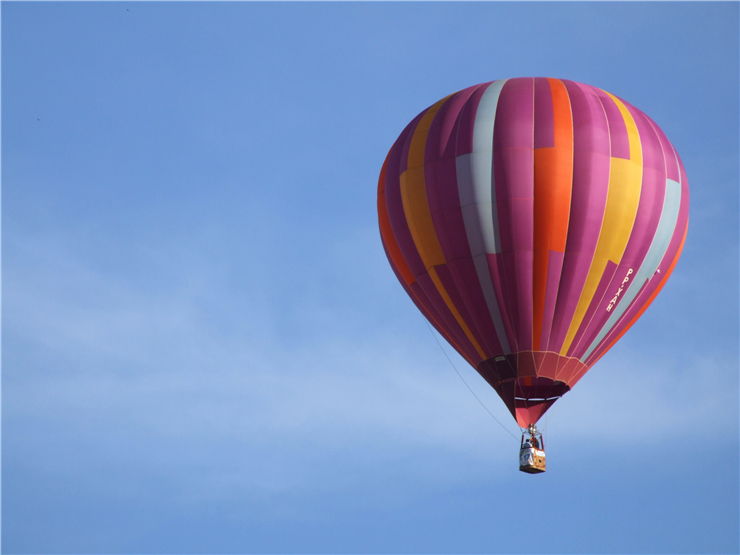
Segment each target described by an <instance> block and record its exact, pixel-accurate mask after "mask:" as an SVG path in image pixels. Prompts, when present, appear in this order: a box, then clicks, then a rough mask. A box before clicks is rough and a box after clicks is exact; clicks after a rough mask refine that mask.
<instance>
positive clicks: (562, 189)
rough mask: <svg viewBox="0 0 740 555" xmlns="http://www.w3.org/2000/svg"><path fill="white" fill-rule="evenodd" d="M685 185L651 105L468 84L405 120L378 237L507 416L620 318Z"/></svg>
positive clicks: (389, 167) (525, 85)
mask: <svg viewBox="0 0 740 555" xmlns="http://www.w3.org/2000/svg"><path fill="white" fill-rule="evenodd" d="M688 206H689V195H688V183H687V180H686V174H685V172H684V168H683V166H682V164H681V161H680V159H679V157H678V154H677V152H676V150H675V149H674V147H673V146H672V145H671V143H670V142H669V141H668V139H667V138H666V136H665V135H664V134H663V132H662V131H661V129H660V128H659V127H658V126H657V125H656V124H655V122H653V121H652V120H651V119H650V118H649V117H648V116H646V115H645V114H644V113H642V112H641V111H640V110H638V109H637V108H635V107H634V106H631V105H630V104H628V103H627V102H625V101H624V100H621V99H620V98H617V97H616V96H614V95H612V94H610V93H608V92H606V91H603V90H601V89H598V88H596V87H592V86H589V85H584V84H581V83H576V82H573V81H568V80H564V79H549V78H516V79H507V80H500V81H493V82H491V83H483V84H480V85H475V86H473V87H469V88H467V89H464V90H462V91H459V92H457V93H455V94H452V95H450V96H448V97H446V98H443V99H442V100H440V101H439V102H437V103H436V104H434V105H432V106H430V107H429V108H427V109H426V110H424V111H423V112H421V113H420V114H419V115H418V116H416V118H414V119H413V120H412V121H411V123H409V124H408V126H407V127H406V128H405V129H404V130H403V132H402V133H401V135H400V136H399V137H398V139H397V140H396V142H395V143H394V145H393V147H392V148H391V150H390V152H389V153H388V156H387V158H386V160H385V163H384V164H383V168H382V170H381V174H380V183H379V187H378V217H379V223H380V232H381V236H382V240H383V245H384V247H385V251H386V254H387V256H388V259H389V261H390V263H391V266H392V267H393V270H394V271H395V273H396V275H397V277H398V279H399V281H400V282H401V284H402V285H403V287H404V288H405V290H406V292H407V293H408V294H409V296H410V297H411V298H412V299H413V301H414V303H415V304H416V306H417V307H418V308H419V310H421V312H422V313H423V314H424V315H425V316H426V318H427V319H428V320H429V321H430V322H431V323H432V324H433V325H434V327H435V328H436V329H437V330H438V331H439V332H440V333H441V334H442V335H443V336H444V337H445V338H446V339H447V341H448V342H449V343H450V344H451V345H452V346H453V347H454V348H455V349H456V350H457V351H458V352H459V353H460V355H461V356H463V357H464V358H465V359H466V360H467V361H468V362H469V363H470V364H471V365H472V366H473V367H474V368H476V369H477V370H478V372H479V373H480V374H481V375H482V376H483V377H484V378H485V379H486V381H487V382H488V383H489V384H490V385H491V386H492V387H493V388H495V389H496V391H497V392H498V394H499V395H500V396H501V398H502V399H503V400H504V402H505V403H506V405H507V406H508V408H509V410H510V411H511V413H512V415H513V416H514V417H515V418H516V420H517V422H518V423H519V425H520V426H522V427H526V426H529V425H530V424H534V423H535V422H536V421H537V420H538V419H539V418H540V416H542V414H543V413H544V412H545V411H546V410H547V409H548V408H549V407H550V406H551V405H552V403H553V402H554V401H555V400H556V399H558V398H559V397H560V396H562V395H563V394H564V393H565V392H567V391H568V390H569V389H570V388H572V387H573V385H575V383H576V382H577V381H578V380H579V379H580V378H581V377H582V376H583V375H584V373H585V372H586V371H587V370H588V369H589V368H590V367H591V366H592V365H593V364H594V363H595V362H596V361H597V360H598V359H599V358H600V357H601V356H602V355H603V354H604V353H605V352H606V351H607V350H608V349H609V348H610V347H611V346H612V345H614V343H615V342H616V341H617V340H618V339H619V338H620V337H621V336H622V335H623V334H624V333H625V332H626V331H627V329H629V327H630V326H631V325H632V324H633V323H634V322H635V321H636V320H637V319H638V318H639V317H640V315H641V314H642V313H643V312H644V310H645V309H646V308H647V306H648V305H649V304H650V303H651V302H652V300H653V299H654V298H655V296H656V295H657V294H658V292H659V291H660V289H661V288H662V286H663V285H664V284H665V281H666V280H667V279H668V276H669V275H670V274H671V271H672V270H673V268H674V266H675V264H676V261H677V260H678V257H679V255H680V253H681V249H682V247H683V243H684V240H685V238H686V231H687V225H688Z"/></svg>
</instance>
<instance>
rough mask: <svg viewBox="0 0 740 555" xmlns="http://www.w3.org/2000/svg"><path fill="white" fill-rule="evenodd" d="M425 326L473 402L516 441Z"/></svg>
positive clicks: (431, 330)
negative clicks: (476, 402)
mask: <svg viewBox="0 0 740 555" xmlns="http://www.w3.org/2000/svg"><path fill="white" fill-rule="evenodd" d="M426 324H427V326H429V333H431V334H432V337H434V340H435V341H436V342H437V345H439V349H440V350H441V351H442V354H444V356H445V358H446V359H447V362H449V363H450V366H452V369H453V370H454V371H455V374H457V377H458V378H460V381H461V382H462V383H463V385H465V387H466V388H467V389H468V391H470V393H471V394H472V395H473V397H475V400H476V401H478V404H479V405H480V406H481V407H483V410H485V411H486V412H487V413H488V414H489V416H490V417H491V418H493V420H494V421H495V422H496V423H497V424H498V425H499V426H501V428H502V429H503V430H504V431H505V432H506V433H507V434H509V435H510V436H511V437H513V438H514V439H518V438H517V436H515V435H514V434H513V433H511V430H509V428H507V427H506V426H505V425H504V424H503V423H502V422H501V421H500V420H499V419H498V418H496V415H495V414H493V413H492V412H491V411H490V410H489V409H488V407H487V406H486V405H485V404H484V403H483V401H481V399H480V397H478V396H477V395H476V394H475V391H473V389H472V388H471V387H470V386H469V385H468V382H466V381H465V378H463V376H462V374H461V373H460V371H459V370H458V369H457V366H455V363H454V362H452V359H451V358H450V357H449V355H448V354H447V351H445V349H444V347H443V346H442V343H441V342H440V340H439V338H438V337H437V334H436V333H434V329H433V328H432V326H431V325H430V324H429V322H427V323H426Z"/></svg>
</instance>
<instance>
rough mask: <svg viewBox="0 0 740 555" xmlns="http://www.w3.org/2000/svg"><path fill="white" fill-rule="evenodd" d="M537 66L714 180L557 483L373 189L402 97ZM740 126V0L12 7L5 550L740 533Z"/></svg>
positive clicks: (565, 412) (565, 547)
mask: <svg viewBox="0 0 740 555" xmlns="http://www.w3.org/2000/svg"><path fill="white" fill-rule="evenodd" d="M516 76H551V77H562V78H569V79H573V80H576V81H581V82H585V83H589V84H592V85H596V86H599V87H602V88H604V89H606V90H608V91H610V92H612V93H614V94H617V95H619V96H621V97H623V98H625V99H627V100H628V101H630V102H632V103H633V104H634V105H636V106H637V107H638V108H640V109H642V110H644V111H645V112H646V113H648V114H649V115H651V116H652V117H653V118H654V119H655V120H656V121H657V122H658V124H659V125H660V126H661V127H662V128H663V129H664V130H665V132H666V133H667V135H668V137H669V138H670V139H671V141H672V142H673V143H674V144H675V145H676V146H677V148H678V150H679V152H680V153H681V155H682V158H683V160H684V163H685V165H686V168H687V172H688V176H689V182H690V186H691V194H692V199H691V202H692V207H691V219H690V228H689V236H688V240H687V243H686V247H685V250H684V254H683V257H682V259H681V261H680V262H679V264H678V266H677V268H676V270H675V272H674V275H673V277H672V278H671V280H670V281H669V282H668V284H667V286H666V287H665V289H664V291H663V292H662V293H661V295H660V296H659V297H658V299H657V300H656V302H655V303H654V304H653V306H652V307H651V308H650V309H649V310H648V312H647V313H646V314H645V315H644V317H643V318H642V319H641V321H640V322H639V323H638V324H637V325H635V326H634V328H633V329H632V331H630V332H629V333H628V334H627V335H626V336H625V337H624V338H623V340H622V341H620V343H619V344H618V345H617V346H616V347H615V348H614V349H612V351H611V352H610V353H609V354H608V355H607V356H606V357H604V358H603V359H602V360H601V361H600V362H599V363H598V364H597V366H596V367H595V368H594V369H593V370H592V371H591V372H590V373H589V374H588V375H587V376H586V377H585V378H584V379H583V380H582V381H581V382H580V383H579V384H578V386H577V387H576V388H575V389H574V390H573V392H571V393H569V394H568V395H567V396H566V397H565V398H564V399H562V400H561V401H560V402H559V403H558V404H556V405H555V407H554V408H553V409H551V410H550V412H549V413H548V415H547V417H546V418H545V419H544V422H543V426H544V430H545V432H546V441H547V446H548V466H549V470H548V472H547V473H546V474H544V475H540V476H529V475H524V474H522V473H520V472H518V471H517V470H516V449H517V447H518V443H517V441H518V440H513V439H512V438H511V437H510V436H509V435H507V433H506V432H505V431H504V430H503V429H501V428H500V427H499V426H498V425H497V424H496V423H495V422H494V421H493V420H492V419H491V418H490V417H489V416H488V415H487V414H486V413H485V412H484V411H483V410H482V409H481V407H480V406H479V405H478V404H477V402H476V401H475V399H473V397H472V396H471V395H470V393H469V392H468V391H467V390H466V389H465V387H464V385H463V384H462V383H460V380H459V379H458V377H457V376H456V375H455V373H454V371H453V370H452V369H451V368H450V365H449V363H448V362H447V360H446V359H445V356H444V354H443V353H442V352H440V349H439V347H438V346H437V345H436V343H435V340H434V338H433V336H432V335H431V334H430V331H429V329H428V327H427V325H426V324H425V322H424V320H423V319H422V317H421V316H420V314H418V313H417V311H416V309H415V307H414V306H413V305H412V303H411V302H410V301H409V300H408V299H407V298H406V297H405V294H404V292H403V290H402V289H401V287H400V285H399V284H398V283H397V281H396V279H395V277H394V276H393V274H392V272H391V270H390V267H389V266H388V264H387V261H386V260H385V256H384V254H383V251H382V247H381V245H380V240H379V234H378V231H377V222H376V213H375V195H376V180H377V175H378V172H379V168H380V165H381V163H382V160H383V158H384V156H385V154H386V152H387V150H388V148H389V147H390V145H391V143H392V142H393V140H394V139H395V138H396V136H397V135H398V133H399V132H400V131H401V129H402V128H403V126H404V125H405V124H406V122H407V121H409V120H410V119H411V118H412V117H413V116H414V115H416V113H418V112H419V111H420V110H421V109H423V108H424V107H426V106H428V105H429V104H431V103H432V102H434V101H436V100H438V99H439V98H441V97H442V96H445V95H446V94H448V93H451V92H453V91H456V90H459V89H461V88H464V87H466V86H469V85H472V84H475V83H480V82H484V81H490V80H492V79H498V78H505V77H516ZM737 122H738V4H737V3H714V4H713V3H619V4H611V3H609V4H597V3H568V4H561V3H548V4H535V3H523V4H508V3H469V4H448V3H433V4H422V3H405V4H395V3H379V4H365V3H320V4H319V3H316V4H313V3H305V4H287V3H283V4H258V3H219V4H215V3H214V4H197V3H167V4H153V3H134V2H130V3H104V4H103V3H99V4H95V3H93V4H64V3H53V4H45V3H3V5H2V162H3V164H2V180H3V197H2V201H3V202H2V206H3V211H2V216H3V228H2V231H3V235H2V238H3V241H2V249H3V252H2V254H3V259H2V262H3V314H2V315H3V324H4V325H3V376H2V386H3V391H2V401H3V404H2V455H3V460H2V470H3V473H2V478H3V482H2V485H3V488H2V509H3V511H2V517H3V518H2V532H3V534H2V547H3V552H5V553H137V552H138V553H157V554H159V553H277V552H282V553H285V552H300V553H359V552H377V553H440V552H449V553H532V552H542V553H734V552H737V551H738V548H739V546H738V516H739V515H738V490H739V489H740V488H739V483H738V466H739V461H738V315H737V307H738V291H737V283H738V133H737ZM447 353H448V354H449V356H450V357H451V358H452V360H453V361H454V362H455V364H456V365H457V367H458V369H459V370H460V372H461V373H462V374H463V375H464V376H465V378H466V380H467V382H468V383H469V384H470V386H471V387H472V388H473V389H474V390H475V391H476V393H477V394H478V395H479V396H480V398H481V399H482V400H483V401H484V403H485V404H486V405H487V406H488V407H489V408H490V410H491V411H493V413H494V415H496V416H497V418H499V419H500V420H501V421H502V422H504V423H505V424H506V426H507V428H508V430H509V431H512V432H514V433H516V426H515V424H514V422H513V420H512V419H511V418H510V416H509V414H508V412H507V411H506V410H505V408H504V407H503V404H502V403H501V402H500V400H499V399H498V397H497V396H496V395H495V393H494V392H493V391H492V390H490V389H489V388H487V386H486V385H485V383H484V382H483V381H482V379H480V378H479V377H478V376H477V374H475V372H474V371H473V370H472V369H471V368H469V367H467V366H466V364H465V363H464V361H462V360H461V359H460V358H459V357H457V355H455V354H454V353H453V352H452V350H451V349H449V348H448V349H447Z"/></svg>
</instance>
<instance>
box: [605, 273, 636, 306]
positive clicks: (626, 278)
mask: <svg viewBox="0 0 740 555" xmlns="http://www.w3.org/2000/svg"><path fill="white" fill-rule="evenodd" d="M632 272H634V270H633V269H632V268H630V269H629V270H627V275H626V276H624V279H623V280H622V283H621V284H620V285H619V289H617V292H616V293H615V294H614V296H613V297H612V298H611V300H610V301H609V304H608V305H606V311H607V312H611V311H612V308H614V305H615V304H617V301H618V300H619V296H620V295H621V294H622V291H624V287H625V285H627V283H629V280H630V276H631V275H632Z"/></svg>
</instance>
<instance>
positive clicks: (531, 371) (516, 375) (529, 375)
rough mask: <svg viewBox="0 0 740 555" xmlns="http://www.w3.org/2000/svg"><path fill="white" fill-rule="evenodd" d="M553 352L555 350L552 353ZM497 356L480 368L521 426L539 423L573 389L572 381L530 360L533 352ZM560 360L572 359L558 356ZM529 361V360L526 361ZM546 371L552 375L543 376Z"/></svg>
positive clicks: (483, 363) (481, 364)
mask: <svg viewBox="0 0 740 555" xmlns="http://www.w3.org/2000/svg"><path fill="white" fill-rule="evenodd" d="M552 354H553V355H554V353H552ZM522 355H523V353H519V354H518V355H507V356H498V357H494V358H492V359H488V360H485V361H483V362H481V363H480V364H479V365H478V372H479V373H480V374H481V375H482V376H483V377H484V378H485V379H486V381H487V382H488V383H489V384H490V385H491V387H493V388H494V389H495V390H496V392H497V393H498V394H499V397H501V399H502V400H503V401H504V403H505V404H506V406H507V408H508V409H509V412H511V415H512V416H513V417H514V418H515V419H516V421H517V423H518V424H519V426H521V427H522V428H527V427H529V426H530V425H533V424H536V423H537V421H538V420H539V419H540V418H541V417H542V415H543V414H545V412H546V411H547V409H549V408H550V407H551V406H552V404H553V403H554V402H555V401H557V400H558V399H560V397H562V396H563V395H564V394H565V393H567V392H568V391H570V388H571V385H569V384H568V383H566V382H565V381H564V380H561V379H557V378H555V377H554V376H553V374H554V372H547V370H548V368H546V367H545V366H543V365H536V364H535V365H533V364H528V363H529V361H531V360H534V359H533V357H532V356H531V352H530V353H526V355H525V356H522ZM558 358H559V359H561V362H563V363H566V362H570V360H572V359H566V357H559V356H558ZM525 361H526V362H525ZM543 372H547V373H548V374H550V375H549V376H543V375H542V373H543Z"/></svg>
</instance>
